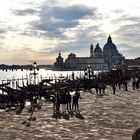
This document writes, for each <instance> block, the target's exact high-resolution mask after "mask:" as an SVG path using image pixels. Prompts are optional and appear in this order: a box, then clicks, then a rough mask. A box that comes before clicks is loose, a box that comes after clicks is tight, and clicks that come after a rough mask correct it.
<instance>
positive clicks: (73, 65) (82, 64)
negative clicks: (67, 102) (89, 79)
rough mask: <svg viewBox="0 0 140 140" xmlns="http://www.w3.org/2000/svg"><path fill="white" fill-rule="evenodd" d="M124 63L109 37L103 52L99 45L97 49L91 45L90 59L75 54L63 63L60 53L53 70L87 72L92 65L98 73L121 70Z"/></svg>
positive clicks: (122, 57)
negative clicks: (115, 69) (114, 69)
mask: <svg viewBox="0 0 140 140" xmlns="http://www.w3.org/2000/svg"><path fill="white" fill-rule="evenodd" d="M123 61H124V56H123V55H122V54H120V53H119V51H118V50H117V47H116V45H115V44H114V43H113V42H112V39H111V36H110V35H109V37H108V39H107V43H106V44H105V45H104V47H103V50H102V49H101V47H100V45H99V43H97V44H96V46H95V49H94V47H93V44H91V46H90V56H89V57H77V56H76V54H75V53H70V54H69V55H68V57H67V58H66V60H65V61H63V57H62V56H61V53H59V55H58V57H57V58H56V62H55V63H54V67H53V68H54V70H85V69H86V68H87V66H88V65H90V67H91V69H92V70H97V71H99V70H108V69H113V68H117V69H120V68H121V67H122V66H121V65H122V64H123Z"/></svg>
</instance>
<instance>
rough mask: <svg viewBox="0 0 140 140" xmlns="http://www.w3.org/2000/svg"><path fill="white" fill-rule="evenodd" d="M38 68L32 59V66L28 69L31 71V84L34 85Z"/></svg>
mask: <svg viewBox="0 0 140 140" xmlns="http://www.w3.org/2000/svg"><path fill="white" fill-rule="evenodd" d="M38 70H39V68H38V67H37V62H36V61H34V62H33V64H32V67H31V69H30V71H31V73H30V76H31V78H32V77H33V84H34V85H36V76H37V75H38V73H37V71H38Z"/></svg>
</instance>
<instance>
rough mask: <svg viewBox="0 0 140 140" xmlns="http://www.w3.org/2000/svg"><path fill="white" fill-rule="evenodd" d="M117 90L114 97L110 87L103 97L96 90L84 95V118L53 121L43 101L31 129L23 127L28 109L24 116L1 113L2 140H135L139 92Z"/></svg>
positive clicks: (139, 120)
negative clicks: (133, 137) (133, 138)
mask: <svg viewBox="0 0 140 140" xmlns="http://www.w3.org/2000/svg"><path fill="white" fill-rule="evenodd" d="M128 90H129V91H123V90H120V91H119V90H117V92H116V94H115V95H113V94H112V93H113V91H112V89H111V87H107V90H106V94H105V95H104V96H97V95H96V94H95V91H94V90H93V92H92V93H91V92H82V93H81V96H82V99H81V100H80V113H81V115H82V116H84V119H79V118H77V117H76V116H70V118H69V120H67V119H64V118H61V119H55V118H52V114H53V111H52V104H51V103H50V102H44V103H43V107H42V109H41V110H39V111H36V112H35V114H34V115H35V116H36V117H37V120H36V121H32V122H31V126H30V127H26V126H25V125H23V124H22V122H23V121H24V120H26V119H27V117H29V114H28V113H27V109H28V108H26V109H25V110H23V112H22V114H21V115H16V114H15V112H14V111H10V112H0V140H132V134H133V132H134V130H135V129H136V128H139V127H140V90H132V89H131V87H130V86H129V88H128Z"/></svg>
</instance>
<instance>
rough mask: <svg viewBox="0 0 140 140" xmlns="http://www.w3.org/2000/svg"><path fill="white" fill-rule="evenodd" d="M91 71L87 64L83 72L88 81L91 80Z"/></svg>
mask: <svg viewBox="0 0 140 140" xmlns="http://www.w3.org/2000/svg"><path fill="white" fill-rule="evenodd" d="M92 74H93V73H92V69H91V66H90V65H89V64H88V66H87V68H86V70H85V76H87V78H88V79H89V80H90V79H91V76H92Z"/></svg>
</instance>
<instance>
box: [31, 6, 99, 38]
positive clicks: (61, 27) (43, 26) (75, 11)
mask: <svg viewBox="0 0 140 140" xmlns="http://www.w3.org/2000/svg"><path fill="white" fill-rule="evenodd" d="M96 10H97V9H96V8H89V7H87V6H84V5H70V6H53V7H49V6H47V5H45V6H42V8H41V11H40V14H39V17H40V20H38V21H33V22H31V25H32V28H33V29H35V30H38V31H43V35H45V36H50V37H54V38H65V37H66V35H64V32H65V31H66V30H68V29H71V28H75V27H77V26H78V25H80V20H86V19H88V18H91V17H92V16H94V17H95V18H96Z"/></svg>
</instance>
